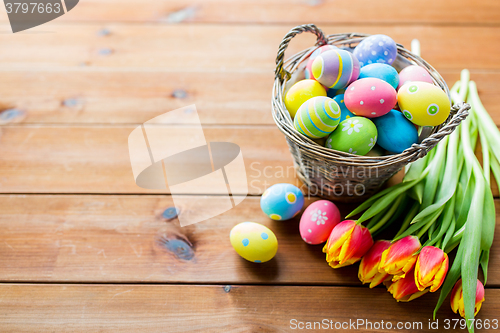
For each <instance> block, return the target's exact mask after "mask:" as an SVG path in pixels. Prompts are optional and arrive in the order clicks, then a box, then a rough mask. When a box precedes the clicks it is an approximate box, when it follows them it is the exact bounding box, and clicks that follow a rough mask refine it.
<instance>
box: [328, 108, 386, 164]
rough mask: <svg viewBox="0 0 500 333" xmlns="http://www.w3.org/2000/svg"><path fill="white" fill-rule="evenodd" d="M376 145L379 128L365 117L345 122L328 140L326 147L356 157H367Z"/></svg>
mask: <svg viewBox="0 0 500 333" xmlns="http://www.w3.org/2000/svg"><path fill="white" fill-rule="evenodd" d="M376 143H377V127H375V124H373V122H372V121H371V120H370V119H368V118H364V117H351V118H349V119H346V120H344V121H343V122H341V123H340V124H339V127H338V128H337V129H336V130H335V131H333V133H332V134H330V135H329V136H328V139H326V147H328V148H331V149H335V150H340V151H343V152H346V153H351V154H355V155H366V154H367V153H368V152H369V151H370V150H371V149H372V148H373V146H375V144H376Z"/></svg>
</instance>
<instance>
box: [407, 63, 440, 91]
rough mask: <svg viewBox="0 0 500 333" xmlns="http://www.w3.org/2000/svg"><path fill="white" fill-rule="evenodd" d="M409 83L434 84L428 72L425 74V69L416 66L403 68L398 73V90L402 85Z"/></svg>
mask: <svg viewBox="0 0 500 333" xmlns="http://www.w3.org/2000/svg"><path fill="white" fill-rule="evenodd" d="M410 81H422V82H428V83H434V81H432V77H431V75H430V74H429V72H427V70H426V69H425V68H423V67H420V66H417V65H411V66H408V67H405V68H403V70H402V71H401V72H399V84H398V90H399V88H400V87H401V86H402V85H403V84H405V83H406V82H410Z"/></svg>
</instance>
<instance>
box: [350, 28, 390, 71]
mask: <svg viewBox="0 0 500 333" xmlns="http://www.w3.org/2000/svg"><path fill="white" fill-rule="evenodd" d="M352 53H353V54H354V56H355V57H356V58H357V59H358V60H359V65H360V66H361V67H363V66H366V65H369V64H376V63H380V64H388V65H391V64H392V63H393V62H394V60H396V56H397V55H398V48H397V46H396V42H395V41H394V40H393V39H392V38H391V37H389V36H386V35H373V36H370V37H367V38H365V39H364V40H363V41H361V43H359V44H358V46H356V47H355V48H354V51H353V52H352Z"/></svg>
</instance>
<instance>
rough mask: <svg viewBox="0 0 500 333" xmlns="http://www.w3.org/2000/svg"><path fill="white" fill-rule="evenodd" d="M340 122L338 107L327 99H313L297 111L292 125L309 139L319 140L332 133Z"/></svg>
mask: <svg viewBox="0 0 500 333" xmlns="http://www.w3.org/2000/svg"><path fill="white" fill-rule="evenodd" d="M339 122H340V106H339V105H338V104H337V103H336V102H335V100H333V99H331V98H329V97H313V98H311V99H309V100H307V101H306V102H305V103H304V104H302V106H301V107H300V108H299V110H298V111H297V114H296V115H295V119H294V120H293V125H294V127H295V129H296V130H297V131H299V132H300V133H302V134H304V135H305V136H307V137H309V138H311V139H319V138H323V137H325V136H327V135H328V134H330V133H331V132H333V131H334V130H335V129H336V128H337V126H338V124H339Z"/></svg>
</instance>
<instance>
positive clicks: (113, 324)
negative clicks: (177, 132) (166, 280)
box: [0, 284, 500, 332]
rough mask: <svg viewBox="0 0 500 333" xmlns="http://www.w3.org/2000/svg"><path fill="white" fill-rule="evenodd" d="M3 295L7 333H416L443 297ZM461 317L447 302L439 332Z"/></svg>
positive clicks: (492, 308)
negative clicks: (326, 326)
mask: <svg viewBox="0 0 500 333" xmlns="http://www.w3.org/2000/svg"><path fill="white" fill-rule="evenodd" d="M0 295H1V300H2V302H0V313H2V316H1V317H0V328H2V331H3V332H27V331H33V330H36V331H37V332H75V331H80V332H81V331H99V332H109V331H117V330H119V331H120V332H138V331H141V332H143V331H147V332H165V331H168V332H188V331H189V332H290V331H291V330H292V329H293V328H294V327H295V326H294V325H295V322H294V321H293V319H295V320H297V321H301V322H307V321H310V322H314V321H318V322H321V321H322V320H323V319H327V321H328V322H329V321H330V320H331V321H332V324H333V325H335V322H339V324H337V325H341V324H342V323H343V322H347V325H348V326H346V325H345V324H344V329H348V328H349V326H350V327H351V329H352V328H353V326H351V325H350V324H349V321H354V322H356V320H357V319H360V320H365V321H370V322H371V323H372V325H376V324H375V323H374V322H378V323H379V325H380V323H381V321H382V320H383V321H384V323H385V325H384V328H385V329H380V330H378V329H377V330H376V332H394V331H395V328H396V325H398V322H402V323H403V325H404V322H409V324H410V326H409V327H410V330H408V331H413V332H436V330H431V329H429V327H428V325H429V320H430V319H431V317H432V309H433V306H434V304H435V303H436V301H437V295H436V294H432V295H424V296H422V297H421V298H419V299H417V300H414V301H412V302H411V303H409V304H406V303H397V302H395V301H394V300H393V299H392V297H391V295H390V294H389V293H387V291H385V290H384V289H383V288H376V289H374V290H369V289H368V288H348V287H323V288H318V287H304V286H303V287H292V286H290V287H278V286H176V285H170V286H163V285H158V286H145V285H64V284H63V285H16V284H5V285H0ZM485 297H486V301H485V303H484V305H483V307H482V309H481V311H480V312H479V314H478V316H477V317H476V318H477V319H481V320H485V319H490V320H492V319H497V320H498V313H499V311H500V301H499V299H500V290H498V289H487V290H486V293H485ZM368 299H369V300H370V301H369V302H367V300H368ZM305 309H307V310H305ZM455 318H460V317H459V316H457V315H455V314H453V313H452V311H451V309H450V308H449V305H448V303H447V302H445V304H444V305H443V307H442V308H441V310H440V311H439V313H438V319H439V329H440V330H439V331H441V332H445V331H447V330H445V329H444V327H445V326H444V325H445V322H444V321H445V320H446V319H450V320H451V319H455ZM387 322H391V324H392V325H393V326H392V329H387V328H386V327H387ZM414 322H421V325H422V326H412V325H413V324H412V323H414ZM452 324H453V323H452ZM415 325H420V324H415ZM373 327H376V326H372V328H371V329H370V326H364V325H363V326H361V322H360V326H359V327H354V328H355V329H353V331H360V332H374V329H373ZM419 327H421V329H419ZM457 327H458V326H457ZM338 328H339V327H338ZM412 328H413V329H412ZM295 329H298V327H295ZM319 329H320V327H318V326H316V330H314V331H318V330H319ZM332 331H340V330H339V329H337V330H335V326H333V329H332ZM399 331H401V330H399ZM452 331H456V330H452ZM476 332H489V330H476Z"/></svg>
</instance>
